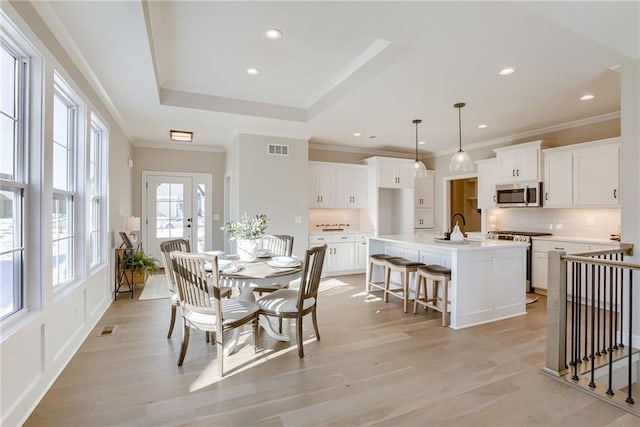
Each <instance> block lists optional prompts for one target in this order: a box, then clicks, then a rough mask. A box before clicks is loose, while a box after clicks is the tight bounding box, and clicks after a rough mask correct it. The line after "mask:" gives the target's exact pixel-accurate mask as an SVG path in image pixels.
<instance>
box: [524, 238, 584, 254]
mask: <svg viewBox="0 0 640 427" xmlns="http://www.w3.org/2000/svg"><path fill="white" fill-rule="evenodd" d="M533 250H534V251H536V252H549V251H564V252H566V253H568V254H572V253H576V252H586V251H588V250H589V244H588V243H577V242H562V241H553V240H552V241H547V240H545V241H542V240H534V241H533Z"/></svg>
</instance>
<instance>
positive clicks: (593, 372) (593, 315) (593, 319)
mask: <svg viewBox="0 0 640 427" xmlns="http://www.w3.org/2000/svg"><path fill="white" fill-rule="evenodd" d="M595 275H596V265H595V264H592V265H591V382H589V387H590V388H596V382H595V375H596V366H595V364H596V358H595V357H594V354H595V352H596V340H595V332H596V311H595V310H596V304H595V301H594V300H595V294H596V282H595V280H594V278H595Z"/></svg>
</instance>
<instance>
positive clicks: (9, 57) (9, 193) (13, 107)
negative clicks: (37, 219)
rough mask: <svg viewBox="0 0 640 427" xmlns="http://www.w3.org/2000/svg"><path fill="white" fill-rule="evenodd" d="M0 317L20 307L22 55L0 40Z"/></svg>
mask: <svg viewBox="0 0 640 427" xmlns="http://www.w3.org/2000/svg"><path fill="white" fill-rule="evenodd" d="M0 42H1V43H0V47H1V58H0V61H1V65H0V67H1V68H0V84H1V86H0V320H3V319H5V318H7V317H9V316H11V315H12V314H14V313H16V312H18V311H20V310H21V309H22V308H24V301H25V280H24V261H25V260H24V251H25V247H24V241H25V237H24V236H25V231H26V230H25V224H24V221H23V218H24V216H23V214H24V203H25V200H26V199H27V192H28V190H29V187H28V185H27V179H26V163H25V155H26V152H27V150H26V141H27V138H26V136H25V134H26V129H27V126H26V120H27V118H26V114H25V111H26V109H25V106H26V98H27V95H26V94H27V91H26V81H27V79H26V76H27V73H28V65H29V64H28V60H27V58H26V55H23V54H21V53H20V51H19V50H18V49H17V48H16V47H15V46H13V45H12V44H11V43H10V41H9V40H8V38H6V37H5V34H4V33H3V34H2V38H1V40H0Z"/></svg>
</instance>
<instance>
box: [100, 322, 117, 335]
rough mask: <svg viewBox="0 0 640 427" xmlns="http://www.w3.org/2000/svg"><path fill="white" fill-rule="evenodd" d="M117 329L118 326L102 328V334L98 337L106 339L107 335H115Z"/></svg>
mask: <svg viewBox="0 0 640 427" xmlns="http://www.w3.org/2000/svg"><path fill="white" fill-rule="evenodd" d="M117 327H118V326H117V325H113V326H105V327H104V328H102V330H101V331H100V334H99V335H98V336H99V337H105V336H107V335H113V334H114V333H115V332H116V328H117Z"/></svg>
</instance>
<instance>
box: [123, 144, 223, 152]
mask: <svg viewBox="0 0 640 427" xmlns="http://www.w3.org/2000/svg"><path fill="white" fill-rule="evenodd" d="M131 145H133V146H134V147H135V148H155V149H157V150H182V151H206V152H210V153H224V152H225V151H226V147H223V148H220V147H214V146H212V145H192V143H191V142H171V143H169V142H166V143H165V142H163V143H157V142H156V143H154V142H132V143H131Z"/></svg>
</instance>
